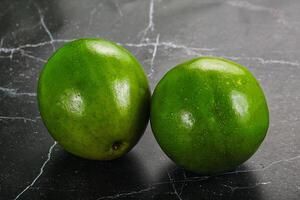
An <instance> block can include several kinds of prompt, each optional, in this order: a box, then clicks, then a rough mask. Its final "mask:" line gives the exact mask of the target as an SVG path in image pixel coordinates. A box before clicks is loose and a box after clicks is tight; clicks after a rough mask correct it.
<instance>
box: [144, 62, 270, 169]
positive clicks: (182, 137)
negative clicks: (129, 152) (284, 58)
mask: <svg viewBox="0 0 300 200" xmlns="http://www.w3.org/2000/svg"><path fill="white" fill-rule="evenodd" d="M150 121H151V127H152V130H153V133H154V136H155V138H156V140H157V141H158V143H159V145H160V146H161V148H162V149H163V151H164V152H165V153H166V154H167V155H168V156H169V157H170V158H171V159H172V160H173V161H174V162H176V163H177V164H178V165H180V166H182V167H184V168H186V169H188V170H191V171H193V172H196V173H200V174H214V173H219V172H222V171H226V170H230V169H232V168H234V167H236V166H238V165H240V164H242V163H243V162H245V161H246V160H247V159H249V158H250V157H251V156H252V155H253V154H254V153H255V152H256V150H257V149H258V147H259V146H260V144H261V143H262V141H263V139H264V138H265V136H266V133H267V129H268V126H269V112H268V106H267V103H266V99H265V96H264V93H263V91H262V89H261V87H260V86H259V84H258V82H257V81H256V79H255V78H254V76H253V75H252V74H251V73H250V72H249V71H248V70H247V69H246V68H245V67H243V66H241V65H239V64H237V63H234V62H232V61H229V60H226V59H222V58H214V57H202V58H196V59H193V60H190V61H188V62H185V63H183V64H180V65H178V66H176V67H174V68H173V69H172V70H170V71H169V72H168V73H167V74H166V75H165V76H164V77H163V78H162V79H161V80H160V82H159V83H158V85H157V87H156V88H155V90H154V93H153V96H152V103H151V113H150Z"/></svg>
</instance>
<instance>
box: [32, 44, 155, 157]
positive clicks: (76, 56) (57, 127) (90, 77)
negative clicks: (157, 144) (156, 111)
mask: <svg viewBox="0 0 300 200" xmlns="http://www.w3.org/2000/svg"><path fill="white" fill-rule="evenodd" d="M38 103H39V109H40V113H41V116H42V119H43V121H44V124H45V125H46V127H47V129H48V131H49V132H50V134H51V135H52V136H53V138H54V139H55V140H56V141H57V142H58V143H59V144H60V145H61V146H62V147H63V148H64V149H65V150H67V151H69V152H70V153H72V154H75V155H77V156H80V157H83V158H87V159H95V160H111V159H115V158H118V157H120V156H122V155H123V154H125V153H126V152H128V151H129V150H130V149H131V148H132V147H133V146H134V145H135V144H136V143H137V142H138V140H139V138H140V137H141V136H142V134H143V132H144V130H145V128H146V125H147V123H148V120H149V112H150V90H149V86H148V81H147V77H146V75H145V73H144V71H143V69H142V67H141V65H140V64H139V63H138V61H137V60H136V59H135V58H134V57H133V56H132V55H131V54H130V53H129V52H128V51H127V50H126V49H124V48H123V47H121V46H119V45H117V44H115V43H113V42H109V41H106V40H102V39H79V40H75V41H72V42H70V43H67V44H65V45H64V46H63V47H62V48H60V49H59V50H58V51H56V52H55V54H54V55H53V56H52V57H51V58H50V59H49V60H48V62H47V64H46V65H45V67H44V69H43V71H42V73H41V75H40V78H39V82H38Z"/></svg>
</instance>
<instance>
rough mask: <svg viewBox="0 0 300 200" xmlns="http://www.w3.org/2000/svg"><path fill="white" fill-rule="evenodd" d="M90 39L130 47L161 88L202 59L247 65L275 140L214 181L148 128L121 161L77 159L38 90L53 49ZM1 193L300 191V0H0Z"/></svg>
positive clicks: (274, 197) (291, 194)
mask: <svg viewBox="0 0 300 200" xmlns="http://www.w3.org/2000/svg"><path fill="white" fill-rule="evenodd" d="M82 37H101V38H106V39H109V40H113V41H116V42H118V43H119V44H120V45H123V46H124V47H125V48H127V49H129V50H130V51H131V52H132V53H133V54H134V55H135V56H136V57H137V58H138V60H139V61H140V62H141V64H142V65H143V67H144V69H145V71H146V73H147V74H148V75H149V79H150V84H151V88H152V89H153V88H154V87H155V85H156V84H157V82H158V81H159V79H160V78H161V77H162V76H163V75H164V73H165V72H166V71H167V70H169V69H170V68H172V67H173V66H175V65H176V64H178V63H181V62H183V61H185V60H187V59H191V58H194V57H196V56H203V55H210V56H222V57H225V58H229V59H231V60H234V61H236V62H239V63H241V64H243V65H245V66H246V67H248V68H249V69H250V70H251V71H252V72H253V73H254V75H255V76H256V77H257V78H258V80H259V81H260V83H261V85H262V87H263V89H264V91H265V93H266V96H267V99H268V104H269V109H270V115H271V116H270V117H271V119H270V120H271V121H270V128H269V131H268V134H267V137H266V139H265V141H264V142H263V144H262V145H261V147H260V148H259V150H258V151H257V152H256V154H255V155H254V156H253V157H252V158H251V159H250V160H248V161H247V162H246V163H244V164H243V165H242V166H240V167H238V168H237V169H235V170H234V171H232V172H228V173H225V174H220V175H217V176H211V177H204V176H199V175H197V174H192V173H190V172H187V171H185V170H183V169H181V168H179V167H176V165H175V164H174V163H173V162H172V161H170V160H169V159H168V158H167V157H166V156H165V155H164V153H163V152H162V151H161V150H160V148H159V146H158V145H157V143H156V142H155V140H154V137H153V135H152V132H151V129H150V127H149V126H148V128H147V130H146V132H145V134H144V136H143V137H142V139H141V140H140V142H139V143H138V145H137V146H136V147H135V148H134V149H133V150H132V151H131V152H129V153H128V154H127V155H126V156H124V157H123V158H121V159H118V160H115V161H111V162H100V161H89V160H84V159H80V158H77V157H74V156H72V155H70V154H69V153H67V152H65V151H64V150H63V149H62V148H61V147H60V146H59V145H58V144H56V143H55V141H54V140H53V139H52V138H51V137H50V135H49V134H48V132H47V130H46V128H45V127H44V125H43V122H42V121H41V118H40V116H39V112H38V107H37V101H36V86H37V78H38V76H39V73H40V71H41V69H42V68H43V65H44V63H45V62H46V60H47V59H48V58H49V56H50V55H51V54H52V53H53V51H54V50H55V49H57V48H59V47H60V46H62V45H63V44H64V43H66V42H68V41H71V40H73V39H76V38H82ZM0 199H1V200H6V199H30V200H33V199H55V200H56V199H64V200H67V199H84V200H85V199H88V200H89V199H91V200H96V199H98V200H100V199H162V200H164V199H186V200H187V199H197V200H198V199H243V200H245V199H254V200H281V199H282V200H291V199H293V200H298V199H300V1H299V0H285V1H283V0H248V1H246V0H226V1H225V0H89V1H83V0H74V1H69V0H40V1H39V0H31V1H17V0H1V2H0Z"/></svg>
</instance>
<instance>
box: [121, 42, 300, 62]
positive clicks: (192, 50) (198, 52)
mask: <svg viewBox="0 0 300 200" xmlns="http://www.w3.org/2000/svg"><path fill="white" fill-rule="evenodd" d="M121 45H122V44H121ZM123 45H124V46H128V47H136V48H140V47H153V46H158V47H163V48H170V49H182V50H184V51H185V52H186V53H187V54H188V55H193V56H220V57H223V58H227V59H231V60H235V61H236V60H253V61H257V62H259V63H261V64H282V65H290V66H294V67H300V63H299V62H298V61H287V60H275V59H264V58H260V57H238V56H227V55H221V54H219V55H218V54H214V55H212V54H204V53H202V52H211V51H216V50H217V49H216V48H199V47H188V46H185V45H180V44H175V43H172V42H159V43H158V44H156V43H154V42H142V43H138V44H134V43H125V44H123Z"/></svg>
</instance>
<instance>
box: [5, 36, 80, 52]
mask: <svg viewBox="0 0 300 200" xmlns="http://www.w3.org/2000/svg"><path fill="white" fill-rule="evenodd" d="M72 40H74V39H55V40H52V41H51V40H50V41H45V42H40V43H35V44H23V45H20V46H18V47H14V48H2V47H1V48H0V53H11V54H14V53H15V52H20V51H21V52H22V51H25V50H24V49H26V48H36V47H42V46H46V45H51V44H54V43H65V42H70V41H72Z"/></svg>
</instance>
